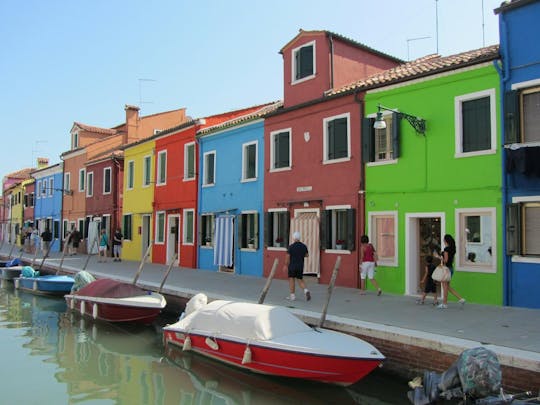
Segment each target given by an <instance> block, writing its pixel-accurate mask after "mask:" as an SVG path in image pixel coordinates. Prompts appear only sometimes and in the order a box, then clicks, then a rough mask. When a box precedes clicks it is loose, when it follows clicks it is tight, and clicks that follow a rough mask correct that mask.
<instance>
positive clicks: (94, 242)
mask: <svg viewBox="0 0 540 405" xmlns="http://www.w3.org/2000/svg"><path fill="white" fill-rule="evenodd" d="M98 237H99V235H96V237H95V238H94V241H93V242H92V246H90V250H89V251H88V252H87V256H86V262H85V263H84V266H83V268H82V269H83V270H86V266H88V262H89V261H90V256H91V255H92V251H93V250H94V245H96V244H97V243H98ZM98 254H99V252H98Z"/></svg>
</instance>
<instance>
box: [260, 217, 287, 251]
mask: <svg viewBox="0 0 540 405" xmlns="http://www.w3.org/2000/svg"><path fill="white" fill-rule="evenodd" d="M281 216H283V218H280V217H281ZM290 222H291V216H290V212H289V211H288V210H287V208H270V209H268V211H267V212H266V219H265V225H264V240H265V245H266V247H267V249H268V250H286V249H287V245H288V243H289V233H290V225H291V223H290ZM278 238H281V239H282V241H281V242H277V240H278ZM278 243H280V244H281V243H282V244H283V246H278Z"/></svg>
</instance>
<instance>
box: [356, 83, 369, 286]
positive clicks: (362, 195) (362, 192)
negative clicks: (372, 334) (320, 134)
mask: <svg viewBox="0 0 540 405" xmlns="http://www.w3.org/2000/svg"><path fill="white" fill-rule="evenodd" d="M359 94H360V93H359V91H358V90H355V92H354V101H355V102H356V103H357V104H358V116H359V135H360V142H359V157H360V159H359V161H360V167H359V170H360V180H359V184H358V200H357V212H358V217H359V218H358V219H357V221H356V222H357V225H358V231H357V232H356V243H355V247H356V263H357V264H358V266H359V265H360V237H359V235H363V234H364V233H365V226H366V225H365V209H366V189H365V178H366V177H365V167H364V164H363V162H362V135H363V134H362V121H363V119H364V114H365V102H364V98H363V97H362V98H360V97H359ZM356 277H357V279H356V285H357V287H359V286H360V272H359V271H358V270H357V271H356Z"/></svg>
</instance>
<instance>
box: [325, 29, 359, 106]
mask: <svg viewBox="0 0 540 405" xmlns="http://www.w3.org/2000/svg"><path fill="white" fill-rule="evenodd" d="M328 44H329V45H330V89H333V88H334V38H333V37H332V34H328ZM355 97H356V93H355Z"/></svg>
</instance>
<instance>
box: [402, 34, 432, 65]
mask: <svg viewBox="0 0 540 405" xmlns="http://www.w3.org/2000/svg"><path fill="white" fill-rule="evenodd" d="M428 38H431V37H417V38H407V61H410V60H411V58H410V57H409V43H410V42H412V41H419V40H421V39H428Z"/></svg>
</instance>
